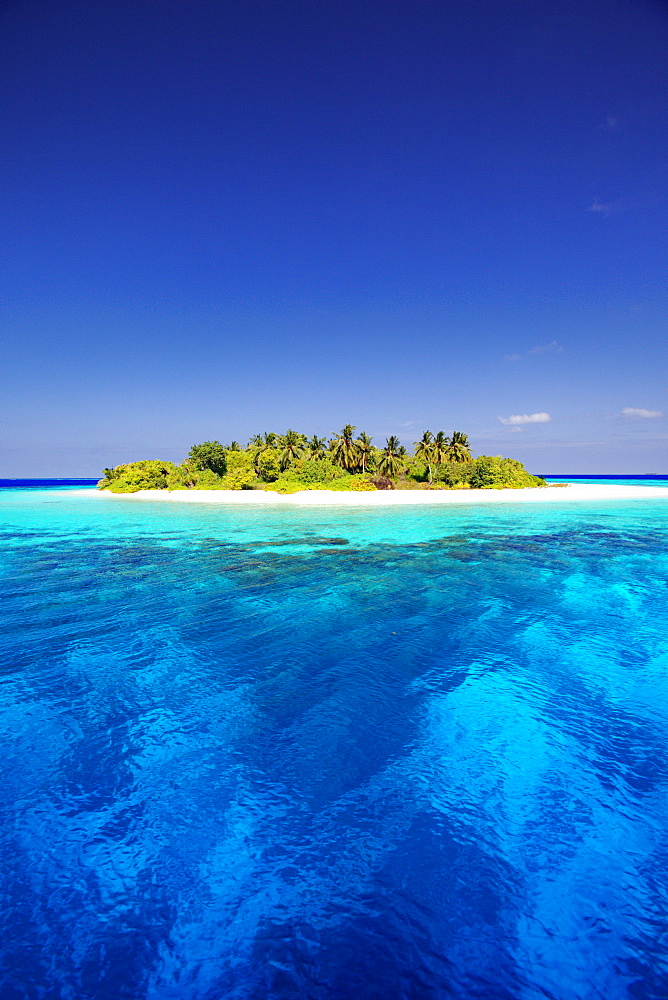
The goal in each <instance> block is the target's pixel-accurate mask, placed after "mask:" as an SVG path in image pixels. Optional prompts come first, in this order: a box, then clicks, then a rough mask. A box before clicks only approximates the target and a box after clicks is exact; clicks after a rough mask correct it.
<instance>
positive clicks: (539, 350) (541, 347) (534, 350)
mask: <svg viewBox="0 0 668 1000" xmlns="http://www.w3.org/2000/svg"><path fill="white" fill-rule="evenodd" d="M562 351H563V347H562V346H561V344H559V343H558V342H557V341H556V340H551V341H550V343H549V344H537V345H536V347H530V348H529V350H528V351H527V352H526V354H506V355H505V360H506V361H523V360H524V358H534V357H536V355H539V354H561V352H562Z"/></svg>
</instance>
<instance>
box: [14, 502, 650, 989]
mask: <svg viewBox="0 0 668 1000" xmlns="http://www.w3.org/2000/svg"><path fill="white" fill-rule="evenodd" d="M0 534H1V536H2V561H1V576H0V595H1V597H2V609H3V615H4V621H5V627H4V629H3V633H2V638H0V666H1V674H0V725H1V727H2V747H1V753H0V769H1V772H2V775H1V783H0V788H1V789H2V797H1V800H0V824H1V825H0V836H1V842H2V851H3V864H2V867H1V868H0V877H1V879H2V887H1V890H0V891H1V902H2V907H1V910H2V920H3V923H2V928H1V933H0V949H1V951H2V964H1V971H0V975H1V977H2V989H1V991H0V996H1V997H2V1000H18V998H21V1000H24V998H30V1000H33V998H34V1000H55V998H58V1000H60V998H64V1000H70V998H71V1000H75V998H77V1000H79V998H80V1000H120V998H131V1000H144V998H146V1000H223V998H225V1000H228V998H230V1000H261V998H272V1000H273V998H276V1000H296V998H305V1000H332V998H334V1000H336V998H348V997H350V998H359V1000H371V998H373V1000H394V998H397V1000H398V998H411V1000H413V998H414V1000H421V998H446V997H447V998H455V1000H465V998H471V997H475V998H484V1000H497V998H498V1000H510V998H522V1000H539V998H540V1000H544V998H553V1000H573V998H577V1000H590V998H606V1000H618V998H622V997H625V998H626V997H628V998H633V1000H647V998H661V997H666V996H667V995H668V931H667V928H668V836H667V833H666V830H667V817H668V795H667V792H668V680H667V678H668V605H667V597H668V502H666V501H660V500H657V501H642V502H638V501H626V502H624V503H619V502H617V503H604V504H596V505H594V504H576V503H570V504H561V505H558V504H554V505H544V504H540V505H536V506H531V505H529V504H527V505H526V506H523V505H520V506H518V505H513V506H508V507H504V506H498V507H492V506H491V505H490V506H487V507H484V508H476V507H473V506H456V507H447V508H438V507H434V508H424V507H421V508H416V509H411V508H410V507H404V508H389V509H388V508H385V509H383V508H378V509H372V508H359V509H354V508H339V509H336V508H328V507H318V508H306V509H300V508H298V507H289V506H280V507H276V508H274V507H261V508H251V509H249V510H244V509H243V508H242V507H225V506H214V505H211V506H209V505H183V506H181V505H179V504H160V503H156V504H152V503H147V502H140V503H138V502H135V501H132V500H127V499H123V498H118V499H111V500H105V499H100V498H95V497H94V498H89V497H87V496H85V495H79V494H75V493H68V491H66V490H60V491H50V492H49V491H39V490H37V491H34V490H33V491H29V492H22V491H12V490H9V491H3V492H2V494H1V495H0Z"/></svg>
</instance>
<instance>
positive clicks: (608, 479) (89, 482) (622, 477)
mask: <svg viewBox="0 0 668 1000" xmlns="http://www.w3.org/2000/svg"><path fill="white" fill-rule="evenodd" d="M537 475H541V476H542V478H543V479H546V480H547V482H548V483H568V482H576V483H599V484H601V485H610V486H618V485H624V484H626V485H633V486H664V485H668V472H663V473H660V472H659V473H655V472H648V473H643V474H633V475H626V474H616V473H610V474H607V475H583V474H578V475H568V474H564V475H561V474H559V475H557V474H548V473H537ZM98 482H99V479H86V478H80V479H75V478H71V479H67V478H63V479H0V490H43V489H49V488H53V489H57V488H59V487H60V488H61V489H68V488H69V489H77V488H78V489H83V488H86V487H93V486H96V485H97V483H98Z"/></svg>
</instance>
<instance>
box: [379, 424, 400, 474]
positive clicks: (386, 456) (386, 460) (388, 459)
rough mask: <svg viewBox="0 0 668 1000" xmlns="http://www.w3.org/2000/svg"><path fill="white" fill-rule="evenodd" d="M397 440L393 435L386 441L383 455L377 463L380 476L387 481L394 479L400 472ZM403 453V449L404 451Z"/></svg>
mask: <svg viewBox="0 0 668 1000" xmlns="http://www.w3.org/2000/svg"><path fill="white" fill-rule="evenodd" d="M401 447H402V446H401V445H400V444H399V438H397V437H395V436H394V434H392V435H391V437H389V438H388V439H387V443H386V444H385V448H384V450H383V454H382V456H381V459H380V461H379V463H378V471H379V472H380V474H381V476H387V477H388V478H389V479H394V478H395V477H396V476H398V475H399V472H400V470H401V464H402V463H401V458H400V449H401ZM404 451H405V449H404Z"/></svg>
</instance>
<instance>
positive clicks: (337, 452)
mask: <svg viewBox="0 0 668 1000" xmlns="http://www.w3.org/2000/svg"><path fill="white" fill-rule="evenodd" d="M354 433H355V428H354V427H353V426H352V424H346V426H345V427H344V428H343V430H342V431H341V432H340V433H339V434H335V435H334V440H333V441H330V443H329V446H330V448H331V449H332V458H333V460H334V462H335V463H336V465H340V466H341V468H342V469H346V470H347V471H348V472H350V471H351V470H352V469H355V468H357V465H358V448H357V443H356V442H355V441H354V440H353V434H354Z"/></svg>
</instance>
